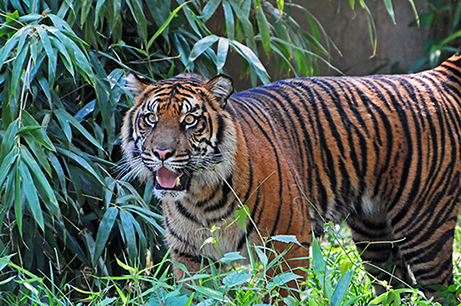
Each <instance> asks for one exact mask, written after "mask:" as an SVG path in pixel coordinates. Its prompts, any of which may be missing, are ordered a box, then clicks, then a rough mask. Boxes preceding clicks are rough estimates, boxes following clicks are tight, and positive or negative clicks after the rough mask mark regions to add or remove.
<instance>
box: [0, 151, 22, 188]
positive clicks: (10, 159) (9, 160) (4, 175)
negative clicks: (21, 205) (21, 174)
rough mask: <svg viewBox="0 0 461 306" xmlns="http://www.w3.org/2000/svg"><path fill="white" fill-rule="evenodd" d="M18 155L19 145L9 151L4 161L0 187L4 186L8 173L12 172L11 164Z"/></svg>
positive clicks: (0, 169) (1, 167)
mask: <svg viewBox="0 0 461 306" xmlns="http://www.w3.org/2000/svg"><path fill="white" fill-rule="evenodd" d="M17 157H18V147H13V149H12V150H11V151H10V153H8V155H7V156H5V158H4V159H3V161H2V164H1V166H0V189H1V187H2V186H3V183H4V182H5V180H6V178H7V176H8V174H9V173H10V169H11V166H12V165H13V163H14V162H15V161H16V159H17Z"/></svg>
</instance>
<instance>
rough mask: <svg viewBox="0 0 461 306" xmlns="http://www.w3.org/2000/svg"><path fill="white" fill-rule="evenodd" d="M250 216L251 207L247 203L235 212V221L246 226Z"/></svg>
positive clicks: (243, 226)
mask: <svg viewBox="0 0 461 306" xmlns="http://www.w3.org/2000/svg"><path fill="white" fill-rule="evenodd" d="M249 216H250V209H249V208H248V206H246V205H242V206H241V207H240V208H239V209H237V210H236V211H235V212H234V218H235V223H236V224H237V225H238V226H240V227H242V228H244V229H245V228H246V225H247V223H246V222H247V220H248V217H249Z"/></svg>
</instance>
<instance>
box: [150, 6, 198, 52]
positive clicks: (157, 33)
mask: <svg viewBox="0 0 461 306" xmlns="http://www.w3.org/2000/svg"><path fill="white" fill-rule="evenodd" d="M189 2H190V1H187V2H184V3H183V4H181V5H180V6H178V7H177V8H175V9H174V11H172V12H171V13H170V16H169V17H168V19H167V20H166V21H165V22H164V23H163V24H162V26H161V27H160V28H159V29H158V30H157V31H156V32H155V33H154V35H153V36H152V37H151V38H150V39H149V42H148V43H147V50H149V49H150V47H151V46H152V44H153V43H154V41H155V40H156V39H157V37H159V36H160V34H162V33H163V31H165V29H166V27H167V26H168V25H169V24H170V22H171V20H172V19H173V18H174V17H175V16H176V14H177V13H178V12H179V11H180V10H181V9H182V7H183V6H184V5H186V4H187V3H189Z"/></svg>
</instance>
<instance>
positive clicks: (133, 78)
mask: <svg viewBox="0 0 461 306" xmlns="http://www.w3.org/2000/svg"><path fill="white" fill-rule="evenodd" d="M151 83H152V82H150V81H149V80H148V79H146V78H144V77H142V76H139V75H137V74H136V73H134V72H133V71H130V72H128V74H127V75H126V76H125V88H126V89H128V90H129V91H131V93H132V94H133V97H134V98H136V97H137V96H139V95H140V94H141V93H142V92H143V91H144V90H145V89H146V87H147V86H148V85H149V84H151Z"/></svg>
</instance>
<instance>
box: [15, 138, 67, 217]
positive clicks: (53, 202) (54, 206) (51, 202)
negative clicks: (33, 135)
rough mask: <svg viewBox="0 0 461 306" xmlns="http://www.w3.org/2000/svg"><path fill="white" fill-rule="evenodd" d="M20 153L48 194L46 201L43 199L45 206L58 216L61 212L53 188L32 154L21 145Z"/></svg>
mask: <svg viewBox="0 0 461 306" xmlns="http://www.w3.org/2000/svg"><path fill="white" fill-rule="evenodd" d="M20 155H21V160H22V161H24V162H25V163H26V164H27V166H28V167H29V169H30V170H31V171H32V173H33V174H34V176H35V178H36V179H37V181H38V182H39V183H40V185H41V186H42V187H43V189H44V190H45V193H46V195H47V196H48V201H45V199H44V201H45V205H46V206H47V208H48V210H49V211H50V213H51V214H53V215H54V216H56V217H60V216H61V213H60V209H59V205H58V201H57V199H56V196H55V195H54V190H53V188H51V186H50V183H49V182H48V180H47V179H46V177H45V175H44V174H43V172H42V170H41V169H40V167H39V165H38V164H37V162H36V161H35V159H34V158H33V157H32V155H31V154H30V153H29V151H28V150H27V149H26V148H25V147H21V151H20Z"/></svg>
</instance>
